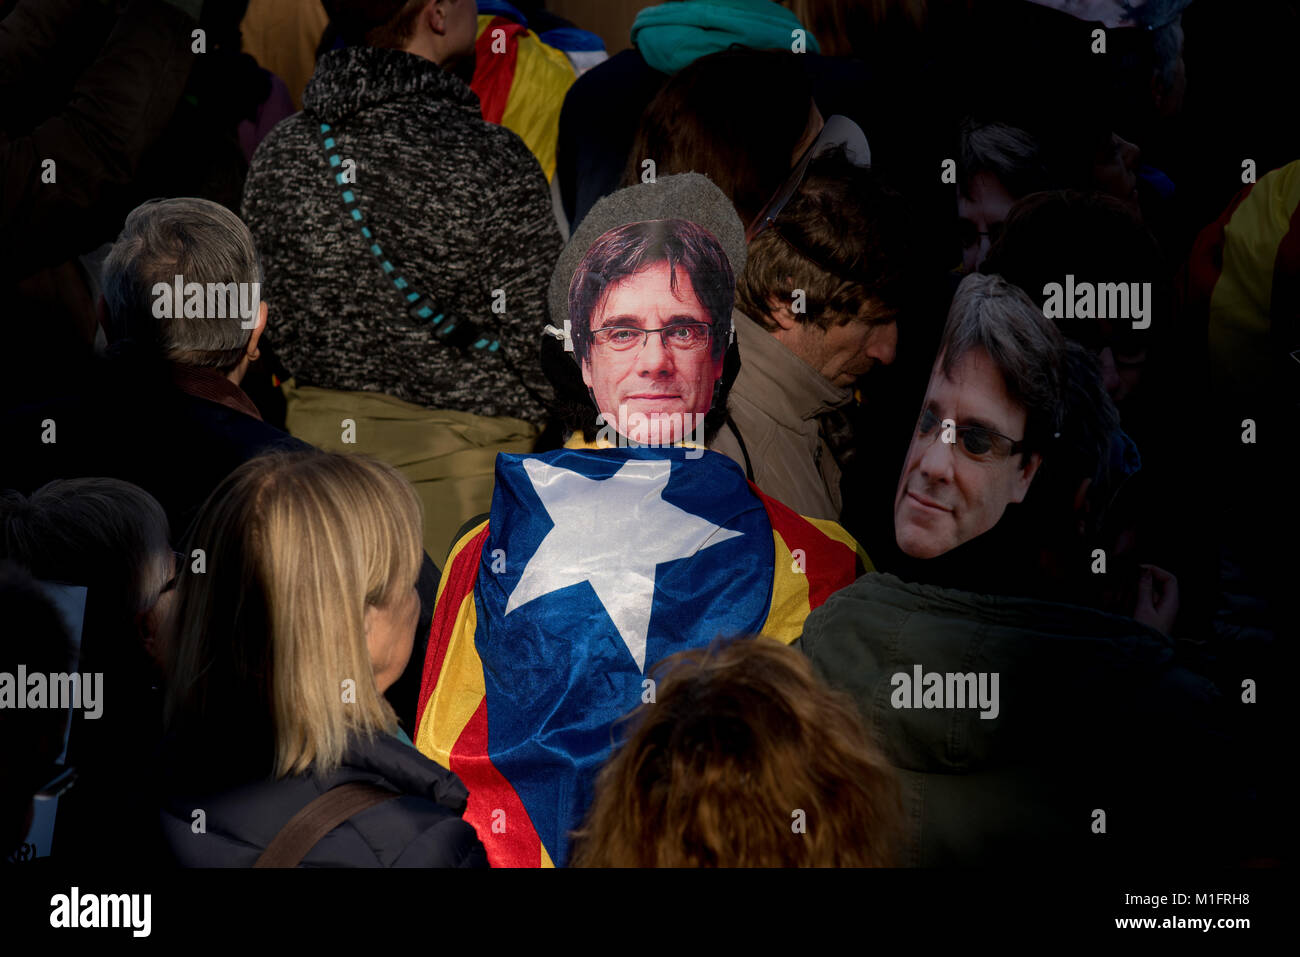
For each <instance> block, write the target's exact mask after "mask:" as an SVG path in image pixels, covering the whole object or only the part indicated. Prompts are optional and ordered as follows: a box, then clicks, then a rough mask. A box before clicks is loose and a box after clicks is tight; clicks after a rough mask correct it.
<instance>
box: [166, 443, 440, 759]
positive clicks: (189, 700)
mask: <svg viewBox="0 0 1300 957" xmlns="http://www.w3.org/2000/svg"><path fill="white" fill-rule="evenodd" d="M421 528H422V509H421V506H420V501H419V499H418V498H417V497H416V494H415V490H414V489H412V488H411V486H410V484H409V483H407V481H406V480H405V479H403V478H402V477H401V475H399V474H398V473H397V471H396V470H394V469H393V468H391V467H389V466H387V465H383V464H381V463H379V462H374V461H371V460H369V459H365V458H361V457H358V456H349V455H338V454H332V453H327V452H318V451H310V452H293V453H273V454H270V455H264V456H260V457H258V458H255V459H252V460H250V461H248V462H245V463H244V464H243V465H241V466H240V467H239V468H237V469H236V470H235V471H234V472H232V473H231V474H230V476H229V477H227V478H226V480H225V481H224V482H222V484H221V485H220V486H218V488H217V489H216V490H215V491H214V492H213V493H212V495H211V496H210V497H209V498H208V500H207V502H206V503H205V504H204V506H203V511H202V512H201V514H200V515H199V518H198V520H197V522H196V525H195V530H194V534H193V536H192V539H191V541H190V548H191V549H195V548H201V549H204V550H205V552H206V556H205V559H206V566H207V567H206V569H205V571H204V573H203V574H194V573H191V570H190V569H186V572H185V574H184V575H182V577H181V581H180V585H179V594H178V600H177V615H176V620H177V623H178V624H177V628H176V633H175V647H174V650H173V655H172V661H173V673H172V676H171V682H170V684H169V687H168V695H167V721H168V725H169V728H170V729H171V730H173V731H181V732H182V733H184V731H197V732H199V733H205V732H206V733H218V734H220V735H222V736H223V737H230V736H231V731H232V729H234V728H240V729H242V730H246V731H247V732H248V734H249V735H250V736H248V737H246V745H241V746H248V747H251V748H252V749H254V752H255V753H256V749H257V747H258V746H259V745H260V746H261V747H263V748H264V749H265V750H266V751H268V752H269V751H270V750H271V749H272V748H273V751H274V757H273V767H274V773H275V775H276V776H277V777H283V776H285V775H288V774H298V773H302V772H304V771H306V770H307V769H308V768H314V769H315V770H316V771H318V772H320V773H325V772H328V771H330V770H333V769H334V768H337V767H338V766H339V764H340V763H341V760H342V757H343V753H344V750H345V748H346V747H347V744H348V740H349V738H350V737H351V736H352V735H354V734H361V735H364V736H370V735H373V734H374V733H375V732H376V731H385V732H392V731H394V730H396V727H397V717H396V715H395V714H394V712H393V709H392V707H391V706H390V705H389V704H388V702H387V701H386V700H385V699H384V697H383V695H382V694H381V693H380V691H379V689H378V687H377V686H376V684H375V681H374V674H373V670H372V667H371V662H370V653H369V647H368V645H367V642H366V608H367V607H368V606H384V605H387V604H388V603H389V601H390V600H393V599H395V598H396V597H397V596H398V595H399V594H400V592H401V590H402V589H405V588H409V587H412V586H413V585H414V583H415V580H416V577H417V575H418V574H419V570H420V564H421V561H422V558H423V549H422V546H421V539H420V535H421V532H420V530H421ZM192 554H193V553H192V551H191V555H192ZM349 680H350V681H351V687H350V688H349V686H348V685H347V684H346V682H348V681H349ZM349 691H350V692H351V695H349V694H348V692H349ZM353 696H354V698H353ZM345 698H348V699H349V700H345ZM264 756H267V757H269V754H266V755H264Z"/></svg>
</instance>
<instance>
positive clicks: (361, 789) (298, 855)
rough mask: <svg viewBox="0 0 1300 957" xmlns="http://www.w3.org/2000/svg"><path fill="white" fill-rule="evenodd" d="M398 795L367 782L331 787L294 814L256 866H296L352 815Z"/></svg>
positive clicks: (267, 847)
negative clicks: (322, 839)
mask: <svg viewBox="0 0 1300 957" xmlns="http://www.w3.org/2000/svg"><path fill="white" fill-rule="evenodd" d="M398 796H399V795H398V794H397V792H395V791H389V790H388V789H387V788H381V787H379V786H378V785H375V784H367V783H365V782H364V781H349V782H348V783H347V784H339V785H337V786H335V787H332V788H330V789H329V790H328V791H326V792H325V793H324V794H322V795H321V796H320V797H318V798H316V799H315V800H314V801H312V802H311V803H310V804H308V805H307V806H306V807H304V808H303V809H302V810H301V811H299V812H298V813H297V814H295V815H294V816H293V817H291V818H290V819H289V823H288V824H286V825H285V826H284V827H282V828H280V833H279V834H277V835H275V837H274V838H272V839H271V843H270V844H268V845H266V850H264V851H263V852H262V854H261V856H260V857H258V859H257V862H256V863H255V864H254V865H253V866H254V867H297V866H298V865H299V863H301V862H302V859H303V858H304V857H306V856H307V854H308V852H310V851H311V849H312V848H313V847H315V846H316V845H317V844H318V843H319V842H320V839H321V838H323V837H324V836H325V835H326V834H328V833H329V832H330V831H332V830H334V828H336V827H338V826H339V825H340V824H342V823H343V822H344V821H346V820H348V819H349V818H351V817H352V816H353V815H355V814H360V813H361V812H362V811H364V810H366V809H367V808H371V807H374V806H375V805H376V804H382V803H383V802H384V801H389V800H392V799H393V798H395V797H398Z"/></svg>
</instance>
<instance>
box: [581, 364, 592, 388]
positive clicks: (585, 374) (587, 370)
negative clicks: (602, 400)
mask: <svg viewBox="0 0 1300 957" xmlns="http://www.w3.org/2000/svg"><path fill="white" fill-rule="evenodd" d="M581 367H582V384H583V385H585V386H586V387H587V388H588V389H590V388H591V359H590V357H588V358H586V359H583V360H582V363H581Z"/></svg>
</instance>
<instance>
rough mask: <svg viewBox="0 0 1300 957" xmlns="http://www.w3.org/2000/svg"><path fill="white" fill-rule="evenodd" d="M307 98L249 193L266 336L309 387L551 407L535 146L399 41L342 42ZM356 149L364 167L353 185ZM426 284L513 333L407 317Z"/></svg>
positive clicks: (543, 230) (544, 218) (489, 408)
mask: <svg viewBox="0 0 1300 957" xmlns="http://www.w3.org/2000/svg"><path fill="white" fill-rule="evenodd" d="M303 105H304V108H305V109H304V112H303V113H299V114H297V115H295V116H292V117H290V118H288V119H286V120H284V121H283V122H282V123H280V124H279V125H278V126H276V128H275V129H274V130H272V131H271V133H270V135H269V136H267V138H266V139H265V140H264V141H263V142H262V144H261V145H260V146H259V147H258V150H257V153H256V155H255V156H254V157H253V163H252V167H251V169H250V170H249V174H248V180H247V183H246V185H245V188H244V200H243V217H244V220H245V222H247V223H248V226H249V228H250V229H251V230H252V232H253V236H254V238H255V240H256V242H257V247H258V252H259V253H260V255H261V257H262V265H263V269H264V271H265V281H264V283H263V290H262V295H263V297H264V299H265V300H266V302H267V303H268V305H269V307H270V316H269V329H268V334H269V336H270V339H271V342H272V345H273V346H274V348H275V350H276V351H277V353H278V354H279V355H280V358H281V359H282V361H283V362H284V364H285V366H286V367H287V368H288V369H289V371H290V372H291V373H292V374H293V375H294V377H295V378H296V380H297V382H298V384H299V385H310V386H319V387H322V388H327V389H345V390H352V389H356V390H363V391H369V392H382V393H385V394H387V395H391V396H396V397H397V398H400V399H404V400H406V401H408V402H413V403H416V404H418V405H423V406H426V407H429V408H443V409H457V410H460V411H465V412H475V413H478V414H480V415H513V416H517V417H519V418H524V419H528V420H530V421H534V422H539V421H540V420H541V417H542V415H543V411H544V408H545V405H544V402H545V401H546V399H547V398H548V397H549V389H548V387H547V385H546V382H545V378H544V377H543V375H542V372H541V366H540V362H539V358H538V342H539V335H540V333H541V330H542V327H543V325H544V324H545V321H546V313H545V310H546V291H547V284H548V282H549V280H550V278H551V270H552V267H553V266H554V265H555V260H556V257H557V256H558V254H559V250H560V244H561V240H560V234H559V230H558V229H557V227H556V225H555V220H554V219H553V214H552V212H551V199H550V192H549V190H548V187H547V184H546V178H545V176H544V175H543V173H542V170H541V167H539V166H538V165H537V161H536V160H535V159H534V158H533V156H532V154H530V153H529V152H528V149H527V147H525V146H524V144H523V142H522V141H521V140H520V139H519V138H518V137H517V136H516V135H515V134H514V133H512V132H510V131H509V130H507V129H504V128H502V127H499V126H493V125H491V124H489V123H486V122H484V121H483V119H482V118H481V116H480V113H479V103H478V98H477V97H476V96H475V94H474V93H473V91H472V90H470V88H469V87H468V86H466V85H465V84H464V83H463V82H461V81H460V80H459V79H457V78H456V77H455V76H453V75H451V74H450V73H447V72H444V71H443V70H441V69H440V68H439V67H438V66H437V65H435V64H434V63H431V62H430V61H428V60H425V59H423V58H421V57H418V56H415V55H413V54H410V53H404V52H401V51H397V50H384V49H377V48H373V47H352V48H348V49H344V50H338V51H334V52H331V53H328V54H326V55H325V56H324V57H322V58H321V61H320V63H319V64H318V65H317V68H316V72H315V74H314V75H313V76H312V78H311V81H310V82H309V83H308V84H307V89H306V91H305V92H304V94H303ZM322 123H324V124H328V125H329V127H330V129H329V131H328V134H324V135H323V134H322V133H321V131H320V127H321V124H322ZM326 135H327V136H328V137H329V138H331V139H332V140H333V141H334V143H333V145H332V146H331V147H330V148H328V149H327V148H326V146H325V142H324V141H325V137H326ZM330 154H333V155H337V156H338V157H339V158H340V162H339V165H338V166H336V167H331V166H330V165H329V163H328V160H327V156H328V155H330ZM349 160H350V161H352V162H353V163H355V170H356V173H355V178H356V182H355V183H346V184H342V185H340V184H339V183H338V182H337V180H336V177H337V175H338V174H339V173H340V172H341V171H343V170H346V169H347V168H348V166H347V161H349ZM345 190H347V191H349V192H350V194H351V199H352V202H351V204H347V203H345V198H344V195H343V194H344V191H345ZM352 209H358V210H360V212H361V215H362V219H361V220H360V221H354V220H353V218H352V217H351V210H352ZM362 226H364V227H366V228H367V229H368V230H369V231H370V236H368V237H367V236H363V235H362V232H361V227H362ZM372 244H374V245H378V246H379V247H380V250H381V252H380V254H379V255H375V254H373V253H372V250H371V245H372ZM384 262H388V263H390V264H391V265H392V267H393V268H392V271H391V272H388V271H386V269H385V267H384V266H383V263H384ZM397 278H402V279H404V280H405V281H406V283H407V286H406V288H405V289H398V288H396V285H395V280H396V279H397ZM495 290H502V291H503V292H504V311H500V309H501V304H502V299H501V296H500V295H499V294H495V293H494V291H495ZM412 291H416V292H420V293H423V294H426V295H428V296H429V297H430V298H431V299H433V300H434V301H435V302H436V305H437V309H436V310H435V312H441V313H444V314H445V315H446V316H448V317H449V319H450V318H451V317H456V318H460V319H466V318H468V319H471V320H472V321H473V322H475V323H477V324H478V325H479V326H480V327H481V329H482V330H483V333H484V336H485V337H487V338H489V339H496V340H499V342H500V347H499V348H498V349H497V350H496V351H495V352H489V351H487V349H473V348H470V349H469V350H467V351H466V350H461V349H458V348H456V347H453V346H451V345H449V344H448V343H446V342H443V341H437V340H436V331H437V329H438V327H435V326H431V325H428V324H427V323H426V324H425V325H423V326H413V325H410V324H408V322H409V320H408V319H407V307H408V305H409V303H408V301H407V298H406V297H407V295H408V294H409V293H411V292H412ZM494 304H495V305H496V311H494ZM525 386H528V387H531V388H532V389H533V390H534V391H535V392H536V393H538V394H539V395H540V396H542V397H543V398H542V401H539V400H538V399H536V398H534V397H533V396H532V395H530V394H529V391H528V389H527V388H526V387H525Z"/></svg>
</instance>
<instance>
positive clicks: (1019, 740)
mask: <svg viewBox="0 0 1300 957" xmlns="http://www.w3.org/2000/svg"><path fill="white" fill-rule="evenodd" d="M1116 427H1117V416H1116V414H1115V411H1114V407H1113V405H1111V403H1110V401H1109V399H1108V398H1107V396H1106V394H1105V392H1104V390H1103V389H1102V387H1101V383H1100V380H1099V378H1098V376H1097V370H1096V362H1095V360H1094V359H1093V358H1092V357H1091V356H1090V355H1089V354H1088V353H1087V352H1086V350H1084V349H1082V348H1081V347H1078V346H1073V345H1067V344H1066V343H1065V341H1064V339H1063V338H1062V337H1061V334H1060V333H1059V332H1058V331H1057V329H1056V328H1055V326H1053V324H1052V323H1051V322H1050V321H1049V320H1047V319H1046V318H1045V317H1044V316H1043V315H1042V313H1041V312H1039V311H1038V310H1037V309H1036V308H1035V307H1034V305H1033V304H1032V302H1031V301H1030V300H1029V298H1028V297H1027V296H1026V295H1025V294H1024V293H1023V292H1022V291H1020V290H1019V289H1016V288H1015V287H1013V286H1011V285H1009V284H1008V283H1006V282H1005V281H1004V280H1002V279H1000V278H999V277H996V276H981V275H974V276H968V277H967V278H966V279H965V280H963V282H962V284H961V286H960V287H959V288H958V291H957V295H956V297H955V299H954V301H953V305H952V309H951V311H950V313H949V318H948V324H947V326H946V328H945V330H944V335H943V339H942V342H941V345H940V350H939V356H938V358H937V360H936V362H935V364H934V369H933V372H932V374H931V378H930V383H929V387H928V389H927V391H926V395H925V399H924V403H923V405H922V408H921V412H920V415H919V417H918V422H917V426H916V430H915V432H914V434H913V439H912V443H911V446H910V448H909V449H908V452H907V457H906V460H905V464H904V466H903V469H902V473H901V475H900V476H899V482H898V489H897V492H896V497H895V502H894V530H895V536H896V539H897V544H898V546H899V548H900V549H901V551H902V552H903V553H904V555H905V556H907V561H906V562H904V563H903V564H902V565H900V566H899V568H898V575H897V576H896V575H894V574H874V575H864V576H863V577H862V578H860V579H859V580H858V581H857V582H855V583H854V584H853V585H851V586H849V587H848V588H845V589H843V590H842V591H840V592H838V593H837V594H836V595H833V596H832V597H831V598H830V600H829V601H828V602H827V603H826V604H825V605H824V606H822V607H821V608H819V609H818V610H817V611H816V612H815V613H813V614H812V615H810V616H809V618H808V620H807V621H806V622H805V624H804V631H803V635H802V636H801V638H800V640H799V642H798V643H797V644H798V647H800V648H801V649H802V650H803V651H804V652H805V653H806V654H808V656H809V657H810V658H812V660H813V662H814V663H815V664H816V665H817V667H818V669H819V670H820V671H821V673H822V675H823V676H824V677H825V678H826V679H827V680H828V681H830V682H831V683H832V684H834V685H835V686H837V687H839V688H841V689H842V690H844V691H846V692H847V693H849V694H850V695H851V696H852V697H853V698H854V699H855V700H856V701H857V703H858V707H859V709H860V711H861V712H862V714H863V716H864V719H865V720H866V721H867V723H868V725H869V726H870V727H873V728H876V729H877V731H878V733H879V734H880V736H881V740H882V744H883V745H884V746H885V748H886V753H887V754H888V755H889V758H890V761H891V763H892V764H893V765H894V766H895V767H896V768H898V769H899V771H900V774H901V776H902V778H903V780H904V793H905V797H904V806H905V807H907V808H908V809H909V811H908V813H909V816H910V818H911V824H912V829H911V837H910V847H909V851H908V860H909V862H910V863H912V864H918V865H924V866H932V865H937V864H938V865H959V866H970V865H987V864H993V863H997V864H1005V863H1009V862H1012V861H1029V860H1041V859H1042V856H1043V855H1044V853H1046V854H1048V855H1050V856H1051V857H1052V858H1053V859H1054V860H1058V861H1059V860H1070V861H1072V862H1085V861H1090V862H1097V863H1100V862H1120V861H1126V862H1132V861H1139V860H1154V859H1159V858H1160V857H1162V856H1163V858H1165V859H1168V858H1170V857H1172V858H1180V855H1181V856H1186V855H1201V854H1203V855H1204V859H1206V860H1210V859H1220V858H1218V857H1217V856H1218V855H1224V854H1230V853H1233V851H1234V850H1237V849H1239V848H1240V846H1241V845H1240V841H1241V839H1242V833H1243V832H1242V830H1241V828H1240V825H1238V824H1236V823H1233V822H1234V821H1235V820H1239V819H1240V818H1234V817H1233V816H1232V815H1233V813H1234V812H1230V811H1226V810H1224V811H1222V812H1221V811H1220V809H1226V808H1230V807H1232V801H1233V800H1234V797H1233V796H1232V795H1229V794H1226V793H1223V792H1219V791H1216V790H1214V789H1215V788H1217V787H1219V785H1218V784H1216V783H1215V782H1213V781H1208V780H1206V779H1205V777H1204V776H1203V775H1204V773H1205V772H1203V771H1202V772H1199V773H1198V771H1197V769H1198V768H1202V769H1204V768H1209V767H1214V768H1215V771H1214V775H1215V777H1216V778H1218V777H1219V776H1220V775H1221V774H1222V771H1221V767H1220V766H1219V765H1218V763H1217V762H1218V761H1219V760H1220V759H1221V758H1222V760H1225V761H1226V760H1227V757H1226V753H1227V752H1226V750H1225V751H1224V752H1222V753H1221V752H1219V751H1218V750H1217V749H1218V748H1220V747H1222V746H1223V745H1224V743H1225V741H1224V739H1223V737H1222V736H1221V735H1220V734H1219V729H1220V728H1222V727H1223V725H1224V724H1225V723H1226V722H1225V716H1224V714H1223V713H1221V706H1222V704H1223V702H1224V698H1223V697H1222V696H1221V695H1220V694H1219V692H1218V690H1217V689H1216V688H1215V686H1214V685H1213V684H1212V683H1211V682H1210V681H1208V680H1206V679H1205V678H1202V677H1200V676H1199V675H1197V674H1194V673H1193V672H1192V671H1189V670H1188V669H1187V668H1186V667H1185V666H1184V665H1183V664H1182V663H1181V660H1180V659H1179V657H1178V650H1177V645H1176V643H1175V641H1174V640H1173V639H1172V637H1171V636H1170V631H1171V629H1172V625H1173V621H1174V616H1175V614H1176V612H1177V606H1178V592H1177V585H1176V582H1174V580H1173V579H1172V576H1169V575H1167V574H1166V573H1164V572H1162V571H1161V570H1160V569H1156V568H1154V567H1149V566H1148V567H1147V568H1145V569H1142V574H1141V576H1140V580H1139V583H1138V588H1137V591H1138V599H1137V606H1136V608H1135V609H1134V610H1133V611H1132V612H1131V613H1130V614H1131V617H1130V616H1128V615H1118V614H1109V613H1106V612H1103V611H1100V610H1098V609H1097V608H1095V607H1086V606H1085V605H1086V604H1088V602H1087V592H1088V590H1089V588H1088V586H1089V585H1090V584H1091V583H1092V582H1093V581H1095V580H1096V579H1098V578H1099V577H1100V576H1101V575H1104V574H1106V569H1105V564H1104V561H1103V563H1102V564H1101V565H1098V564H1097V553H1096V552H1095V551H1091V548H1092V545H1093V544H1095V542H1094V541H1092V540H1090V539H1089V538H1088V534H1089V533H1088V532H1085V531H1083V527H1084V526H1086V525H1087V524H1088V523H1087V521H1086V520H1087V519H1088V517H1089V516H1088V506H1089V505H1092V507H1094V508H1096V507H1100V506H1103V505H1104V503H1105V501H1106V498H1107V496H1106V494H1105V492H1104V491H1101V492H1099V491H1097V489H1098V487H1100V488H1101V489H1103V490H1104V489H1105V488H1106V486H1107V484H1108V480H1107V478H1106V471H1105V462H1106V458H1107V449H1108V447H1109V439H1108V434H1107V433H1108V431H1110V430H1113V429H1115V428H1116ZM1119 564H1120V563H1119V561H1118V558H1117V557H1116V558H1113V565H1114V566H1115V567H1112V568H1111V569H1110V570H1109V571H1110V572H1112V573H1115V574H1118V572H1119V567H1118V566H1119ZM1107 580H1109V579H1107ZM1093 587H1096V586H1095V585H1094V586H1093ZM913 676H915V677H913ZM923 676H924V677H923ZM936 676H937V677H936ZM912 682H914V684H912ZM922 682H924V693H923V689H922V687H921V685H922ZM977 686H978V688H979V689H980V690H979V699H978V705H977V703H976V700H975V699H974V697H973V696H974V694H975V691H974V689H975V687H977ZM967 687H969V688H970V689H971V691H970V693H969V694H966V692H965V689H966V688H967ZM989 689H992V690H991V697H990V698H989V699H988V700H986V698H985V692H986V691H988V690H989ZM977 707H978V708H979V710H976V708H977ZM1154 740H1159V741H1160V742H1161V746H1160V754H1159V755H1153V754H1152V753H1151V749H1149V748H1146V747H1145V746H1144V744H1143V742H1150V741H1154ZM1211 753H1214V754H1216V757H1215V758H1208V757H1206V755H1209V754H1211ZM1228 776H1229V777H1230V776H1231V775H1228ZM1237 797H1240V795H1238V796H1237ZM1206 807H1213V808H1214V809H1215V811H1214V813H1213V814H1209V815H1208V816H1206V817H1205V818H1204V819H1196V820H1192V817H1193V812H1192V810H1191V809H1192V808H1196V809H1197V810H1198V811H1203V810H1204V809H1205V808H1206ZM1098 810H1100V811H1101V812H1102V814H1101V816H1097V815H1096V814H1095V812H1096V811H1098ZM1220 813H1222V817H1220V816H1219V815H1220ZM1090 815H1091V817H1090ZM1098 828H1101V829H1100V830H1099V829H1098ZM1193 833H1194V834H1195V835H1196V837H1195V839H1194V840H1192V839H1191V838H1190V837H1189V835H1191V834H1193Z"/></svg>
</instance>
